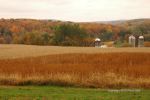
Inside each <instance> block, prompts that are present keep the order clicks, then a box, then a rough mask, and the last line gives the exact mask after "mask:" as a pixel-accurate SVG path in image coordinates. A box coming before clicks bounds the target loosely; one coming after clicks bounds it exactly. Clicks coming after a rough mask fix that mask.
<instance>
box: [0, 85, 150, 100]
mask: <svg viewBox="0 0 150 100" xmlns="http://www.w3.org/2000/svg"><path fill="white" fill-rule="evenodd" d="M149 98H150V90H134V89H132V90H126V89H125V90H109V89H89V88H86V89H85V88H71V87H54V86H40V87H39V86H23V87H22V86H18V87H10V86H9V87H4V86H3V87H0V100H131V99H133V100H149Z"/></svg>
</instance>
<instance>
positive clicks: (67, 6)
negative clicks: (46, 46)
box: [0, 0, 150, 22]
mask: <svg viewBox="0 0 150 100" xmlns="http://www.w3.org/2000/svg"><path fill="white" fill-rule="evenodd" d="M0 18H36V19H59V20H66V21H82V22H83V21H108V20H120V19H136V18H150V0H0Z"/></svg>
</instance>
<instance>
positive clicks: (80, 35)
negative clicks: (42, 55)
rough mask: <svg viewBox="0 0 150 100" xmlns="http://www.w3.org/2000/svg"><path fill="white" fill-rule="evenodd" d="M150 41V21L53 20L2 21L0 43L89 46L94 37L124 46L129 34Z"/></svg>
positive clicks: (0, 20) (0, 24) (0, 21)
mask: <svg viewBox="0 0 150 100" xmlns="http://www.w3.org/2000/svg"><path fill="white" fill-rule="evenodd" d="M133 33H134V34H136V35H144V37H145V40H146V41H150V22H147V21H146V22H143V23H140V24H139V23H138V24H134V25H132V23H125V24H124V25H111V24H100V23H72V22H61V21H53V20H33V19H0V43H5V44H11V43H13V44H29V45H30V44H31V45H65V46H89V45H90V44H91V43H92V42H93V41H94V39H95V38H97V37H99V38H101V40H102V41H114V42H116V43H124V42H125V41H127V40H128V36H129V35H130V34H133Z"/></svg>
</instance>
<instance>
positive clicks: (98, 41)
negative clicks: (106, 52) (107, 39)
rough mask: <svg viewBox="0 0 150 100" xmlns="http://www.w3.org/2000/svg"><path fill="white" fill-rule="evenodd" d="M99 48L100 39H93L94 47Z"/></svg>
mask: <svg viewBox="0 0 150 100" xmlns="http://www.w3.org/2000/svg"><path fill="white" fill-rule="evenodd" d="M100 46H101V39H99V38H96V39H95V47H100Z"/></svg>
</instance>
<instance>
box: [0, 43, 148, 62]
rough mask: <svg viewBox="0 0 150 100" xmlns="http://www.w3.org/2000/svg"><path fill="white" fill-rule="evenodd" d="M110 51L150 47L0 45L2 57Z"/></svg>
mask: <svg viewBox="0 0 150 100" xmlns="http://www.w3.org/2000/svg"><path fill="white" fill-rule="evenodd" d="M109 52H134V53H135V52H144V53H147V52H149V53H150V48H95V47H58V46H33V45H14V44H4V45H3V44H1V45H0V59H12V58H24V57H37V56H44V55H54V54H70V53H84V54H95V53H109Z"/></svg>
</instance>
